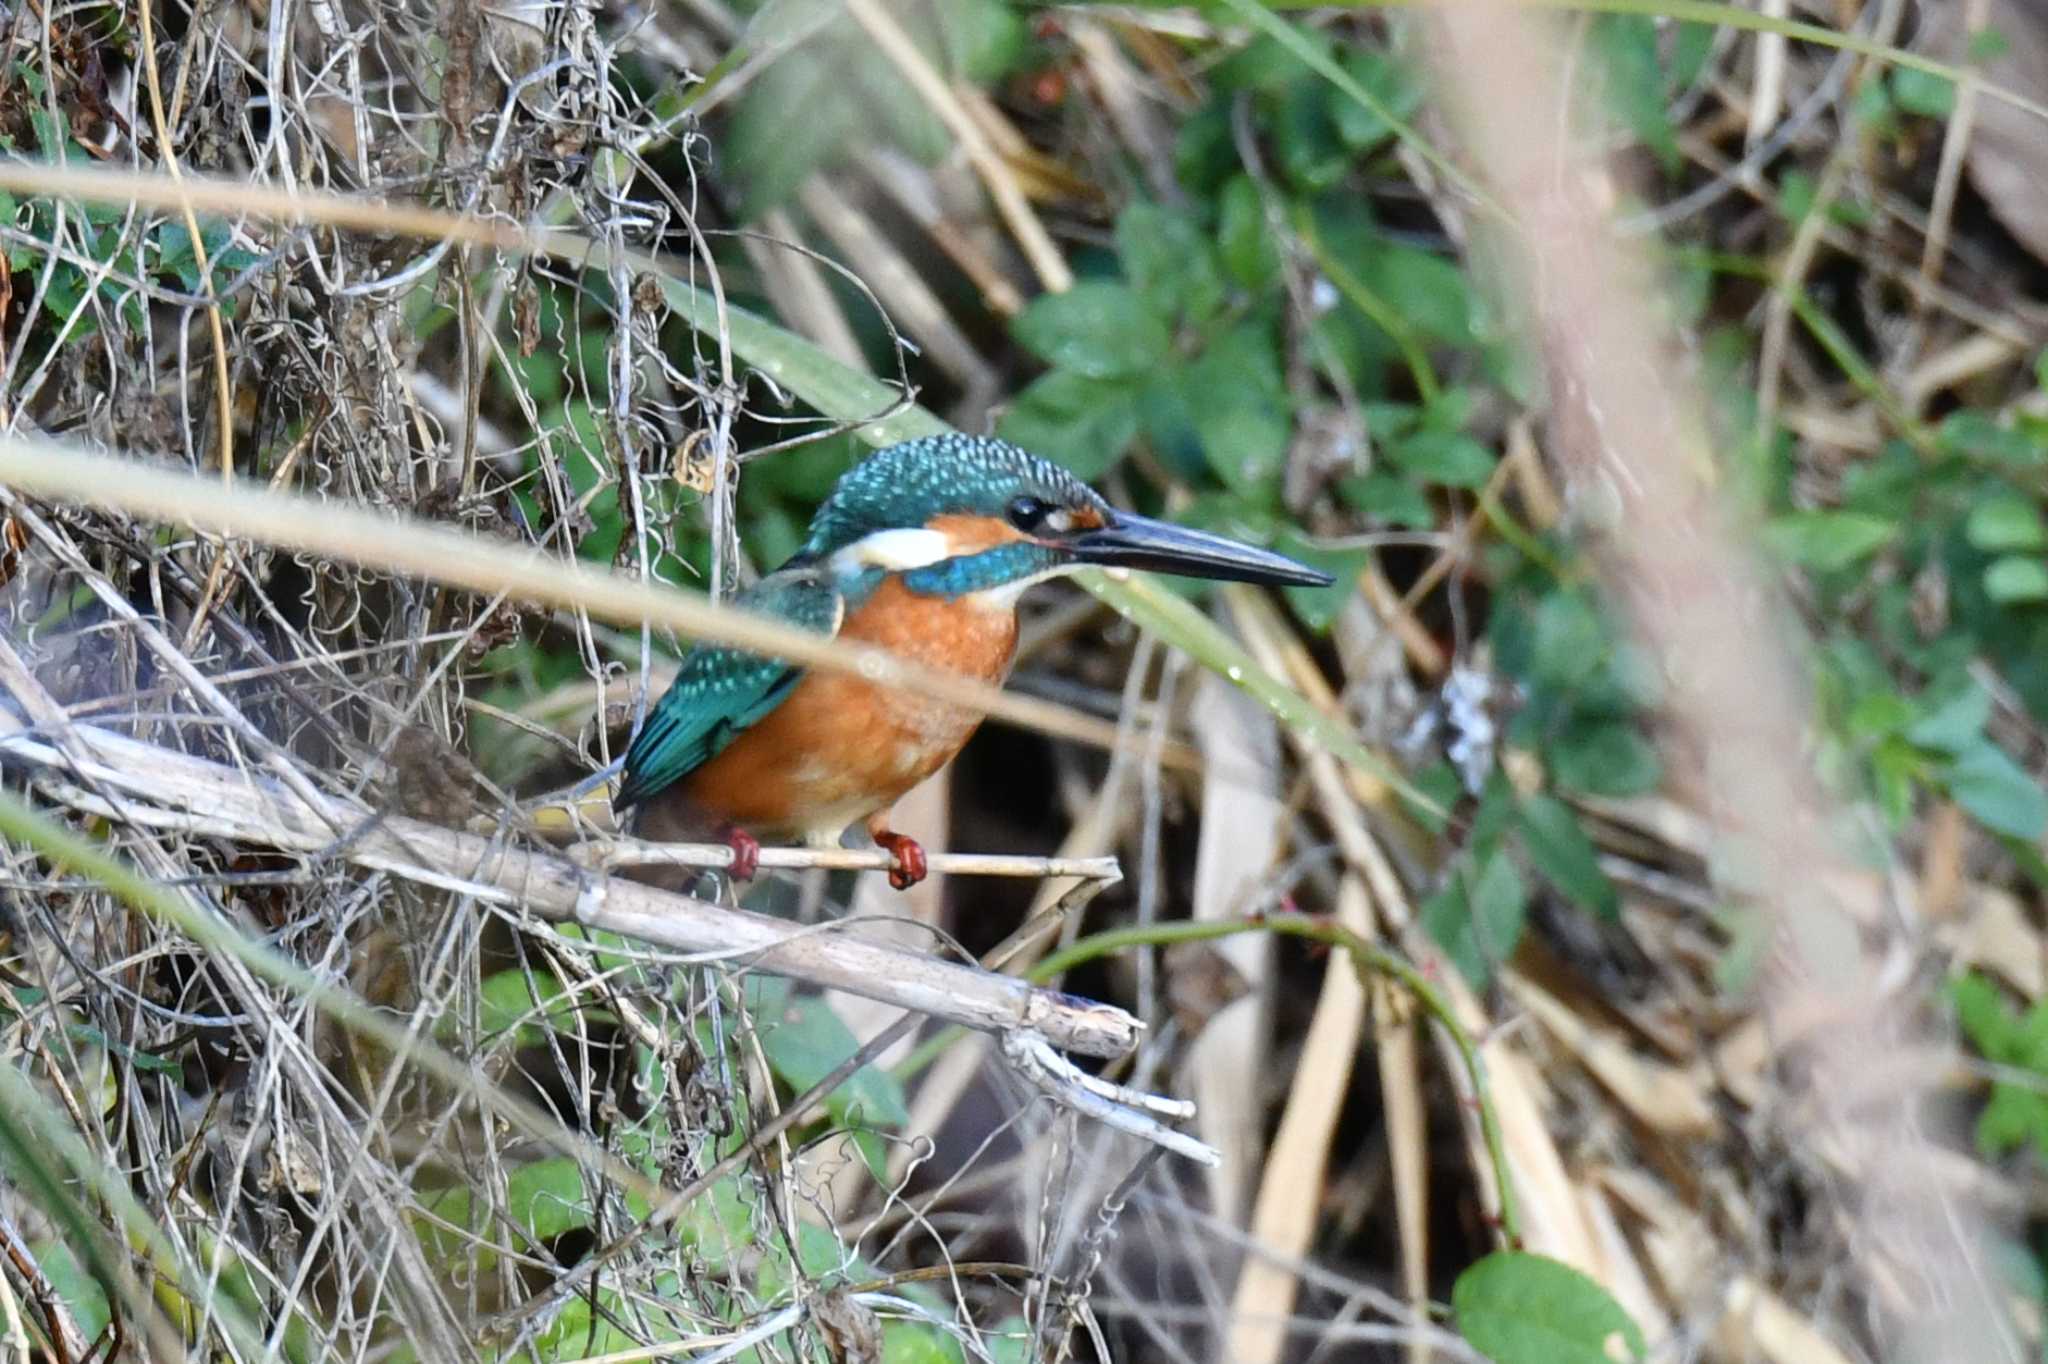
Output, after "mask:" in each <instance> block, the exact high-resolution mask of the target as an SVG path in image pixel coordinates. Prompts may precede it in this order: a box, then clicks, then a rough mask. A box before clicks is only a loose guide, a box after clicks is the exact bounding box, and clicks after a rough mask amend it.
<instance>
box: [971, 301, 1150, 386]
mask: <svg viewBox="0 0 2048 1364" xmlns="http://www.w3.org/2000/svg"><path fill="white" fill-rule="evenodd" d="M1011 330H1012V331H1014V332H1015V333H1016V336H1017V340H1018V341H1020V342H1021V343H1023V345H1024V348H1025V349H1026V350H1029V351H1030V352H1031V353H1032V354H1033V355H1036V356H1037V357H1038V358H1039V359H1041V360H1044V361H1045V362H1046V363H1048V364H1051V365H1055V366H1057V367H1059V368H1061V369H1067V370H1072V371H1074V372H1075V373H1077V374H1081V375H1084V376H1086V377H1088V378H1091V379H1117V378H1124V377H1127V376H1131V375H1138V374H1143V373H1144V372H1145V371H1146V370H1148V369H1150V368H1151V367H1152V366H1154V365H1156V364H1158V363H1159V362H1160V361H1161V360H1163V359H1165V358H1166V351H1167V347H1168V345H1169V344H1170V343H1171V338H1170V337H1169V336H1168V335H1167V332H1166V324H1165V323H1164V322H1162V321H1160V319H1159V315H1158V314H1157V313H1155V312H1153V311H1152V310H1151V309H1150V308H1148V307H1146V306H1145V301H1144V300H1143V299H1142V298H1140V297H1139V296H1138V294H1137V292H1136V291H1135V290H1133V289H1131V288H1130V287H1129V286H1127V285H1123V284H1113V283H1110V282H1108V281H1105V280H1088V281H1085V282H1083V283H1080V284H1076V285H1075V286H1074V287H1073V288H1071V289H1069V290H1067V291H1066V292H1065V293H1063V294H1041V295H1039V296H1038V297H1037V298H1035V299H1033V300H1032V301H1031V305H1030V306H1029V307H1027V308H1026V309H1025V310H1024V311H1023V312H1021V313H1019V314H1018V315H1017V319H1016V321H1015V322H1014V323H1012V324H1011Z"/></svg>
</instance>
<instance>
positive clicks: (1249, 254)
mask: <svg viewBox="0 0 2048 1364" xmlns="http://www.w3.org/2000/svg"><path fill="white" fill-rule="evenodd" d="M1216 249H1217V251H1218V252H1219V253H1220V254H1221V256H1222V258H1223V268H1224V270H1225V271H1227V272H1228V273H1229V275H1230V277H1231V278H1232V279H1233V280H1235V281H1237V282H1238V283H1239V284H1241V285H1243V286H1244V287H1245V288H1247V289H1262V288H1264V287H1265V286H1266V285H1267V284H1269V283H1271V282H1272V280H1273V279H1274V278H1275V277H1276V276H1278V275H1279V273H1280V252H1279V248H1277V247H1276V246H1274V245H1273V234H1272V232H1271V230H1270V229H1269V228H1268V226H1267V223H1266V207H1265V203H1264V201H1263V200H1261V199H1260V197H1259V187H1258V186H1257V185H1256V184H1254V183H1253V182H1252V179H1251V177H1250V176H1248V175H1240V176H1238V177H1237V178H1236V179H1234V180H1232V181H1231V182H1230V183H1229V184H1227V185H1225V186H1224V187H1223V193H1222V195H1221V196H1220V197H1219V198H1218V200H1217V223H1216Z"/></svg>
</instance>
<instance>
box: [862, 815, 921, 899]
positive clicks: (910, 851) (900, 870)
mask: <svg viewBox="0 0 2048 1364" xmlns="http://www.w3.org/2000/svg"><path fill="white" fill-rule="evenodd" d="M874 835H875V846H876V847H878V848H880V849H881V850H882V851H883V852H886V853H888V854H889V856H891V857H893V858H895V859H896V865H895V866H893V867H891V868H889V884H890V886H891V887H893V888H894V889H896V890H909V889H910V888H911V887H912V886H914V885H916V884H917V883H918V882H919V881H922V880H924V878H925V877H926V876H927V875H929V874H930V872H929V869H928V868H927V867H926V866H925V860H924V848H923V847H922V846H920V845H919V843H918V841H917V840H916V839H914V838H912V837H911V836H910V835H909V834H899V833H897V832H896V831H895V830H893V829H876V830H874Z"/></svg>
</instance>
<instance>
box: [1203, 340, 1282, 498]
mask: <svg viewBox="0 0 2048 1364" xmlns="http://www.w3.org/2000/svg"><path fill="white" fill-rule="evenodd" d="M1181 396H1182V398H1183V400H1184V401H1185V403H1186V405H1187V412H1188V415H1189V417H1190V419H1191V420H1192V421H1193V423H1194V427H1195V431H1196V432H1197V433H1198V434H1199V435H1200V437H1201V441H1202V450H1203V453H1204V454H1205V455H1206V456H1207V457H1208V461H1209V467H1210V468H1211V469H1213V470H1215V472H1216V476H1217V477H1218V478H1220V479H1222V480H1223V483H1224V485H1225V486H1227V487H1230V488H1233V489H1236V490H1238V491H1247V490H1251V489H1257V488H1263V487H1267V486H1269V485H1271V484H1273V483H1274V482H1276V481H1277V480H1278V478H1279V476H1280V468H1281V465H1282V464H1283V463H1284V462H1285V461H1286V459H1287V443H1288V440H1289V439H1290V437H1291V436H1292V435H1293V430H1294V419H1293V414H1292V412H1291V411H1290V410H1289V408H1288V406H1287V394H1286V390H1285V388H1284V387H1283V380H1282V377H1281V371H1280V352H1279V349H1278V348H1277V347H1276V346H1275V345H1274V342H1273V334H1272V329H1271V327H1270V326H1268V325H1267V324H1266V323H1265V322H1263V321H1260V320H1251V321H1246V322H1242V323H1239V324H1238V325H1237V326H1235V327H1232V328H1231V329H1230V330H1229V331H1227V332H1225V333H1224V334H1223V335H1222V336H1220V337H1218V338H1217V339H1216V340H1215V341H1214V342H1212V343H1211V344H1210V346H1209V348H1208V349H1207V350H1205V351H1203V352H1202V354H1201V356H1200V358H1198V359H1197V360H1196V361H1195V362H1194V363H1193V364H1191V365H1189V366H1188V367H1187V369H1186V371H1185V372H1184V374H1183V376H1182V382H1181Z"/></svg>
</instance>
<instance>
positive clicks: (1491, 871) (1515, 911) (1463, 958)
mask: <svg viewBox="0 0 2048 1364" xmlns="http://www.w3.org/2000/svg"><path fill="white" fill-rule="evenodd" d="M1528 908H1529V893H1528V888H1527V887H1526V886H1524V885H1523V884H1522V874H1521V873H1520V872H1519V871H1517V870H1515V862H1514V859H1513V858H1512V857H1511V856H1509V855H1508V853H1507V852H1506V851H1505V850H1501V851H1497V852H1495V853H1494V854H1493V856H1491V857H1489V858H1487V859H1486V864H1485V866H1483V867H1481V868H1480V869H1479V870H1478V872H1477V873H1473V872H1472V871H1471V870H1470V869H1469V868H1468V869H1466V870H1464V871H1462V872H1461V873H1460V874H1458V875H1455V876H1453V877H1452V879H1451V881H1450V883H1449V884H1448V885H1446V886H1445V887H1444V888H1443V889H1442V890H1440V891H1438V892H1437V893H1436V894H1435V895H1432V896H1431V897H1430V898H1429V899H1428V900H1427V901H1425V902H1424V903H1423V906H1422V926H1423V927H1424V928H1425V929H1426V930H1428V932H1429V936H1430V937H1432V938H1434V939H1435V940H1436V944H1437V946H1439V947H1441V948H1443V950H1444V955H1445V956H1447V957H1449V958H1450V959H1451V962H1452V964H1453V965H1455V966H1456V967H1457V968H1458V971H1459V973H1460V974H1462V975H1463V976H1464V977H1465V978H1466V979H1467V980H1469V981H1471V982H1472V984H1473V986H1474V987H1476V988H1484V987H1485V985H1486V982H1487V981H1488V980H1490V979H1491V978H1492V976H1493V968H1494V967H1495V966H1496V965H1498V964H1499V963H1501V962H1503V961H1506V960H1507V959H1508V957H1509V956H1510V955H1511V954H1512V953H1513V952H1514V950H1515V944H1517V943H1519V942H1520V941H1521V940H1522V929H1523V927H1524V925H1525V923H1526V921H1527V912H1528Z"/></svg>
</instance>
